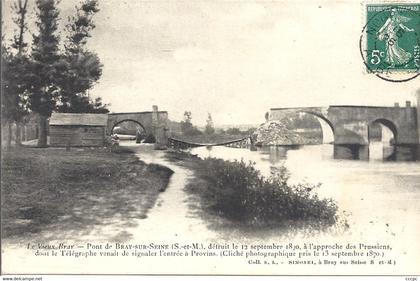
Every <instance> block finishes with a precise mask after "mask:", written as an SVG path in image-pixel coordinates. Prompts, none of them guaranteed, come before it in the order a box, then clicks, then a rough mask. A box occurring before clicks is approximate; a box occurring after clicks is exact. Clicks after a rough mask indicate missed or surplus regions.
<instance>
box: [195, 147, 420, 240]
mask: <svg viewBox="0 0 420 281" xmlns="http://www.w3.org/2000/svg"><path fill="white" fill-rule="evenodd" d="M191 153H193V154H196V155H198V156H199V157H202V158H205V157H215V158H221V159H225V160H238V161H241V160H243V161H245V162H249V161H251V162H254V163H255V166H256V168H257V169H259V170H260V171H261V173H262V174H263V175H264V176H267V177H268V176H270V173H271V171H272V170H273V168H276V167H280V166H285V167H286V168H287V169H288V171H289V172H290V180H289V182H290V183H299V182H308V183H315V184H316V183H321V187H320V188H319V189H318V190H317V193H318V195H319V196H320V197H325V198H332V199H334V200H335V201H336V202H337V205H338V206H339V208H340V210H342V211H345V212H346V213H347V214H348V215H349V217H347V220H348V223H349V224H350V226H351V227H352V230H353V231H360V232H363V231H365V230H366V226H371V225H373V224H375V223H376V224H380V226H381V227H380V228H382V229H383V230H384V231H385V232H386V231H388V232H390V233H394V234H395V233H397V232H404V231H406V228H407V227H408V228H409V227H410V225H407V224H406V223H405V222H404V220H405V219H408V218H413V217H416V216H418V215H419V214H420V204H418V202H420V201H419V200H420V163H419V162H385V161H359V160H335V159H333V146H332V145H330V144H323V145H311V146H301V147H299V148H295V149H290V148H287V147H267V148H263V149H260V150H258V151H251V150H249V149H240V148H227V147H209V148H206V147H199V148H194V149H192V151H191ZM415 225H417V226H418V224H417V223H415ZM376 227H378V225H377V226H376Z"/></svg>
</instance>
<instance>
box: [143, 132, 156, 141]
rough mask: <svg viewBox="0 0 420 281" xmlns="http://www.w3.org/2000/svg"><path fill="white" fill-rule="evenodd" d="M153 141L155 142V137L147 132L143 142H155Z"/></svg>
mask: <svg viewBox="0 0 420 281" xmlns="http://www.w3.org/2000/svg"><path fill="white" fill-rule="evenodd" d="M155 142H156V138H155V136H154V135H152V134H148V135H147V136H146V138H145V139H144V143H155Z"/></svg>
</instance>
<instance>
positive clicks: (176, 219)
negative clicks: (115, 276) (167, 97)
mask: <svg viewBox="0 0 420 281" xmlns="http://www.w3.org/2000/svg"><path fill="white" fill-rule="evenodd" d="M131 148H133V149H134V150H135V151H136V155H137V156H138V157H139V158H140V160H142V161H144V162H146V163H147V164H152V163H153V164H159V165H163V166H166V167H168V168H170V169H172V170H173V171H174V174H173V175H172V176H171V179H170V182H169V185H168V187H167V188H166V190H165V192H163V193H161V194H160V196H159V198H158V200H157V202H156V205H155V206H154V207H153V208H152V209H151V210H150V211H149V213H148V215H147V218H146V219H140V220H137V221H136V224H137V227H136V228H134V229H132V230H131V231H132V235H133V236H132V240H133V241H141V240H142V239H144V238H145V233H147V236H148V237H149V238H152V237H155V238H156V240H165V241H174V240H179V239H180V237H182V239H191V238H197V237H200V238H201V239H203V238H204V239H206V240H207V239H208V240H213V239H215V238H216V237H217V234H216V233H215V232H213V231H210V230H209V229H208V228H207V227H206V223H205V222H204V221H203V220H202V219H201V218H200V217H199V216H198V215H197V214H195V212H194V211H193V210H194V208H190V204H191V203H193V202H191V199H190V198H189V195H188V194H187V193H186V192H185V190H184V187H185V186H186V184H187V182H188V180H190V179H191V178H192V177H193V172H192V171H191V170H189V169H187V168H185V167H182V166H180V165H177V164H175V163H173V162H169V161H168V160H166V159H165V157H164V154H165V152H164V151H156V150H153V147H152V146H134V147H131Z"/></svg>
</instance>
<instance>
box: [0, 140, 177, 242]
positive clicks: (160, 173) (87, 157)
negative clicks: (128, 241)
mask: <svg viewBox="0 0 420 281" xmlns="http://www.w3.org/2000/svg"><path fill="white" fill-rule="evenodd" d="M1 165H2V178H1V180H2V182H1V186H2V201H1V204H2V237H3V238H6V239H7V238H11V239H14V238H17V239H22V238H28V237H30V236H31V235H37V234H38V233H40V232H42V233H45V234H48V233H55V235H58V237H57V236H55V237H54V238H55V239H66V238H71V239H74V238H75V237H78V236H80V235H81V234H87V233H89V230H90V229H92V228H93V227H94V226H95V227H96V226H100V225H104V226H105V225H106V226H107V227H108V228H109V227H111V226H112V224H114V223H115V224H118V221H120V218H121V217H123V218H124V221H125V222H127V223H129V222H130V219H131V218H133V219H142V218H146V216H147V212H148V211H149V210H150V209H151V208H152V207H153V206H154V205H155V202H156V199H157V198H158V195H159V193H160V192H162V191H164V190H165V189H166V187H167V185H168V182H169V178H170V177H171V175H172V173H173V172H172V170H170V169H168V168H166V167H163V166H160V165H155V164H146V163H144V162H143V161H141V160H139V159H138V158H137V157H136V156H135V155H134V154H133V152H132V151H130V150H129V149H117V150H116V151H115V152H113V153H111V152H109V151H107V150H105V149H99V148H98V149H91V148H80V149H76V148H72V149H71V150H70V151H66V150H65V149H58V148H45V149H40V148H37V149H35V148H25V147H22V148H19V149H13V150H9V151H2V163H1ZM124 226H127V225H118V228H119V229H120V231H121V233H124ZM38 239H39V237H38ZM108 239H110V240H112V239H113V238H110V237H108Z"/></svg>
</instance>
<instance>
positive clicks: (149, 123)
mask: <svg viewBox="0 0 420 281" xmlns="http://www.w3.org/2000/svg"><path fill="white" fill-rule="evenodd" d="M124 121H132V122H135V123H137V124H139V125H140V126H141V127H142V128H143V129H144V131H145V132H146V134H152V135H153V136H155V138H156V144H155V148H156V149H165V148H166V146H167V144H168V112H167V111H158V107H157V106H153V111H143V112H123V113H109V114H108V124H107V134H108V135H110V134H111V133H112V129H113V128H114V127H115V126H118V124H120V123H121V122H124Z"/></svg>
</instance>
